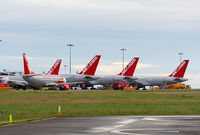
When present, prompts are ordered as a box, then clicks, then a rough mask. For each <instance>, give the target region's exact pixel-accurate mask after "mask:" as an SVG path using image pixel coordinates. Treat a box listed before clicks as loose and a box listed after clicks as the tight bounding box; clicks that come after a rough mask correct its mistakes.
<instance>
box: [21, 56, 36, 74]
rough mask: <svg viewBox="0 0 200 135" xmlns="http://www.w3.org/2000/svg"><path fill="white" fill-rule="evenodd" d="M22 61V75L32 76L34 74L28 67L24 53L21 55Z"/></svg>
mask: <svg viewBox="0 0 200 135" xmlns="http://www.w3.org/2000/svg"><path fill="white" fill-rule="evenodd" d="M23 61H24V74H25V75H28V74H34V73H33V72H32V71H31V69H30V67H29V64H28V60H27V58H26V54H25V53H23Z"/></svg>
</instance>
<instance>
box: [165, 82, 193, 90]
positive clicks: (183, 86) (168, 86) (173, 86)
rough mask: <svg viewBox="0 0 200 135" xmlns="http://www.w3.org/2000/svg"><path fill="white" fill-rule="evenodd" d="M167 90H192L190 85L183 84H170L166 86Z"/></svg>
mask: <svg viewBox="0 0 200 135" xmlns="http://www.w3.org/2000/svg"><path fill="white" fill-rule="evenodd" d="M166 89H191V86H190V85H186V84H184V83H182V84H168V85H166Z"/></svg>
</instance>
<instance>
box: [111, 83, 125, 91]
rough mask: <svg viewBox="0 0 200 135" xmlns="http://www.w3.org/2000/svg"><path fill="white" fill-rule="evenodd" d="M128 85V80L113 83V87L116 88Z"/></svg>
mask: <svg viewBox="0 0 200 135" xmlns="http://www.w3.org/2000/svg"><path fill="white" fill-rule="evenodd" d="M127 86H128V83H126V82H114V83H112V88H113V89H114V90H123V89H124V87H127Z"/></svg>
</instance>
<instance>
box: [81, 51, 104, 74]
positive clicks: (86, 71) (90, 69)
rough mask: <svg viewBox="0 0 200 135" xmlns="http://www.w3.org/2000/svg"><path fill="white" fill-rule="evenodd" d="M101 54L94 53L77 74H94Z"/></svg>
mask: <svg viewBox="0 0 200 135" xmlns="http://www.w3.org/2000/svg"><path fill="white" fill-rule="evenodd" d="M100 58H101V55H96V56H94V58H93V59H92V60H91V61H90V62H89V63H88V64H87V66H86V67H85V68H84V69H83V70H82V71H81V72H79V73H78V74H82V75H94V74H95V72H96V69H97V65H98V64H99V60H100Z"/></svg>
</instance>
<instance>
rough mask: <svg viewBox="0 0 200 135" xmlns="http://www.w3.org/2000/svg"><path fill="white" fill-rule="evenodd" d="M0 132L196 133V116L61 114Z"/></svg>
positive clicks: (8, 134) (198, 131)
mask: <svg viewBox="0 0 200 135" xmlns="http://www.w3.org/2000/svg"><path fill="white" fill-rule="evenodd" d="M0 134H1V135H94V134H95V135H199V134H200V116H138V117H137V116H116V117H63V118H54V119H50V120H44V121H36V122H30V123H21V124H16V125H12V126H5V127H0Z"/></svg>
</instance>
